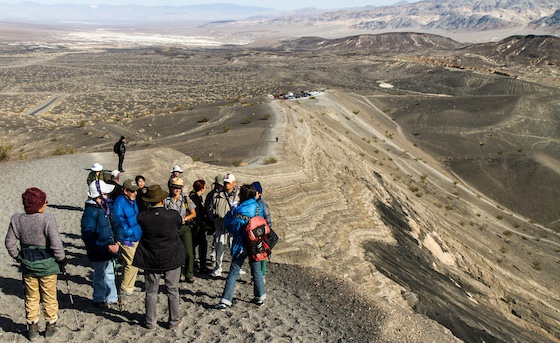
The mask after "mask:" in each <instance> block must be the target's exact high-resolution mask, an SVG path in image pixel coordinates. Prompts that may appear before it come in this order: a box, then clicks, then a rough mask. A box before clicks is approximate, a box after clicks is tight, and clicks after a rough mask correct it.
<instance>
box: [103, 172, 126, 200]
mask: <svg viewBox="0 0 560 343" xmlns="http://www.w3.org/2000/svg"><path fill="white" fill-rule="evenodd" d="M120 182H121V172H120V171H118V170H116V169H115V170H113V171H112V172H111V180H109V181H107V182H106V183H107V184H108V185H113V186H115V188H113V191H112V192H111V194H109V199H111V200H115V199H116V198H118V197H119V195H122V194H123V188H122V186H121V185H120Z"/></svg>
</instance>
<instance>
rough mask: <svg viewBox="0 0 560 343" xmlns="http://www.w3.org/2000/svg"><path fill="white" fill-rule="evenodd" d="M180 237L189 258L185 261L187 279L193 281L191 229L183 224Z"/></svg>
mask: <svg viewBox="0 0 560 343" xmlns="http://www.w3.org/2000/svg"><path fill="white" fill-rule="evenodd" d="M179 237H180V238H181V241H182V242H183V245H184V246H185V250H187V257H186V259H185V270H184V274H185V278H187V279H192V278H193V277H194V248H193V237H192V232H191V227H190V226H189V225H187V224H183V225H182V226H181V228H180V229H179Z"/></svg>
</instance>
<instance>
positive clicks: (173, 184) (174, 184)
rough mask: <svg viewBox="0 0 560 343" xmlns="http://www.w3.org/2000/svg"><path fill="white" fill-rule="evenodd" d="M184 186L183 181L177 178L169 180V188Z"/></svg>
mask: <svg viewBox="0 0 560 343" xmlns="http://www.w3.org/2000/svg"><path fill="white" fill-rule="evenodd" d="M184 186H185V182H183V179H180V178H178V177H174V178H172V179H171V187H173V188H183V187H184Z"/></svg>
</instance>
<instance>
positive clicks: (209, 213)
mask: <svg viewBox="0 0 560 343" xmlns="http://www.w3.org/2000/svg"><path fill="white" fill-rule="evenodd" d="M212 185H213V188H212V190H211V191H210V193H208V195H206V199H204V207H205V209H206V219H207V220H208V223H209V225H210V227H209V228H208V235H210V236H212V245H211V246H212V252H211V253H210V258H211V260H212V262H214V261H215V260H216V250H215V239H214V236H215V233H216V226H218V225H221V226H222V227H223V221H222V222H221V223H220V224H217V223H216V220H215V214H214V213H215V208H214V199H215V197H216V195H217V194H218V193H220V192H221V191H222V189H223V188H224V174H218V175H216V177H215V178H214V183H213V184H212Z"/></svg>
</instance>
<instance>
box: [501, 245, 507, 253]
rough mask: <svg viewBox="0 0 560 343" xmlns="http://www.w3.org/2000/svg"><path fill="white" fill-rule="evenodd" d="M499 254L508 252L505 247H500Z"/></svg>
mask: <svg viewBox="0 0 560 343" xmlns="http://www.w3.org/2000/svg"><path fill="white" fill-rule="evenodd" d="M500 252H501V253H502V254H505V253H507V252H508V250H507V248H506V247H501V248H500Z"/></svg>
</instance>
